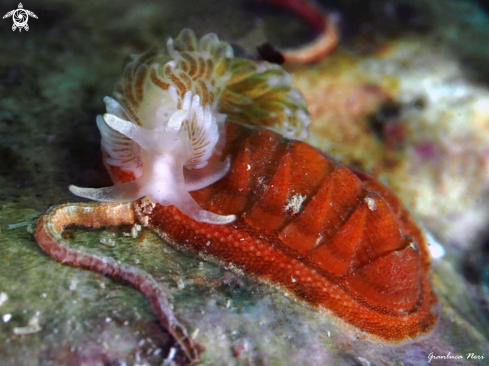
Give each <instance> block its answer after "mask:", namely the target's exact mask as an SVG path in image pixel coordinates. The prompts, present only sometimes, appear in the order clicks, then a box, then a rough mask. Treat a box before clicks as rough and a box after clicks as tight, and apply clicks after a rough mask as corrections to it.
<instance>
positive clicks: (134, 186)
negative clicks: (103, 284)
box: [35, 30, 438, 360]
mask: <svg viewBox="0 0 489 366" xmlns="http://www.w3.org/2000/svg"><path fill="white" fill-rule="evenodd" d="M105 103H106V106H107V113H106V114H105V115H104V116H103V117H98V118H97V124H98V126H99V129H100V131H101V134H102V148H103V153H104V161H105V164H106V166H107V168H108V169H109V172H110V174H111V176H112V179H113V181H114V183H115V186H114V187H109V188H101V189H86V188H78V187H71V190H72V192H74V193H75V194H78V195H80V196H83V197H88V198H92V199H94V200H98V201H105V202H111V203H105V202H102V203H96V204H93V203H89V204H83V203H82V204H67V205H61V206H58V207H54V208H51V209H50V210H49V211H48V212H47V213H46V214H45V215H43V216H42V217H41V219H40V220H39V223H38V225H37V231H36V234H35V235H36V239H37V240H38V243H39V244H40V246H41V247H42V248H43V249H44V250H45V251H46V252H48V253H49V254H50V255H51V256H53V257H54V258H56V259H58V260H59V261H61V262H63V263H68V264H71V265H74V266H79V267H83V268H88V269H91V270H94V271H99V272H102V273H104V274H107V275H109V276H112V277H114V278H117V279H121V280H124V281H126V282H129V283H131V284H132V285H133V286H134V287H136V288H137V289H139V290H140V291H141V292H143V293H144V294H145V295H146V296H148V298H149V299H150V301H151V304H152V306H153V309H154V311H155V313H156V315H157V316H158V318H159V320H160V321H161V323H162V325H163V326H165V328H166V329H167V330H168V331H169V332H170V334H172V335H173V336H174V337H175V339H176V340H177V341H178V342H179V343H180V345H181V347H182V349H183V351H184V352H185V354H186V355H187V357H188V359H189V360H194V359H196V358H197V357H198V353H199V348H198V347H197V345H196V344H195V343H193V341H192V340H191V338H189V337H188V336H187V334H186V332H185V328H183V327H182V326H180V325H179V323H178V321H177V320H176V318H175V317H174V316H173V313H172V312H171V309H170V307H169V305H168V300H167V298H166V296H165V295H164V292H163V291H162V288H161V287H159V285H158V283H157V282H156V281H155V280H154V279H152V278H151V276H149V275H148V274H146V273H143V272H142V271H141V270H139V269H136V268H133V267H130V266H127V265H124V264H118V263H116V262H115V261H113V260H111V259H110V258H100V257H96V256H92V255H90V254H87V253H83V252H80V251H77V250H74V249H72V248H70V246H69V245H68V244H67V243H66V242H65V240H64V239H63V237H62V232H63V230H64V229H65V228H66V227H67V226H70V225H77V226H90V227H102V226H109V225H122V224H133V223H139V224H141V225H143V226H145V227H147V228H149V229H152V230H155V231H156V232H157V233H158V234H159V235H160V236H161V237H162V238H163V239H165V240H166V241H168V242H170V243H172V244H174V245H175V246H177V247H179V248H182V249H185V250H187V251H190V252H193V253H196V254H197V255H201V256H203V257H204V258H206V259H214V260H216V262H218V263H224V264H226V265H229V266H230V267H231V268H234V269H236V270H238V271H240V272H241V273H244V274H247V275H251V276H256V277H258V278H260V279H263V280H265V281H268V282H270V283H272V284H274V285H279V286H281V287H282V288H284V289H286V290H288V291H289V292H290V293H292V294H294V295H295V296H297V297H298V298H300V299H303V300H304V301H306V302H308V303H309V304H311V305H313V306H316V307H318V308H320V309H324V310H327V311H330V312H331V313H332V314H334V315H336V316H337V317H338V318H340V319H342V320H343V321H345V322H346V323H349V324H351V325H354V326H355V327H357V328H358V329H360V330H361V331H364V332H366V334H369V335H370V336H372V337H373V338H376V339H381V340H384V341H387V342H400V341H404V340H407V339H412V338H416V337H419V336H421V335H423V334H426V333H427V332H429V331H430V330H431V329H433V327H434V325H435V323H436V321H437V318H438V313H437V306H436V304H437V298H436V295H435V293H434V292H433V289H432V286H431V283H430V280H429V269H430V259H429V253H428V249H427V244H426V241H425V239H424V237H423V234H422V231H421V230H420V228H419V227H418V226H417V225H416V223H415V221H414V220H413V219H412V218H411V216H410V215H409V213H408V212H407V210H406V209H405V208H404V207H403V206H402V204H401V203H400V201H399V200H398V199H397V198H396V197H395V195H394V194H393V193H391V192H390V191H389V190H388V189H387V188H385V187H384V186H383V185H382V184H380V183H379V182H377V181H376V180H374V179H372V178H370V177H369V176H367V175H366V174H363V173H360V172H356V171H353V170H351V169H349V168H347V167H345V166H344V165H342V164H340V163H337V162H335V161H334V160H332V159H330V158H328V157H327V156H325V155H324V154H323V153H321V152H320V151H318V150H317V149H315V148H313V147H311V146H310V145H308V144H306V143H304V142H302V141H300V140H299V139H298V138H304V137H305V136H306V135H307V127H308V125H309V124H310V118H309V115H308V113H307V110H306V107H305V103H304V100H303V98H302V97H301V94H300V93H299V92H298V91H297V90H296V89H294V88H293V86H292V84H291V78H290V76H289V75H288V74H287V73H286V72H285V71H284V70H283V69H281V68H280V67H278V66H277V65H272V64H269V63H266V62H254V61H250V60H243V59H238V58H233V57H232V50H231V48H230V46H229V45H228V44H227V43H225V42H222V41H219V40H218V39H217V37H216V36H215V35H213V34H209V35H207V36H204V37H203V38H201V39H200V40H197V39H196V37H195V35H194V34H193V33H192V32H191V31H190V30H183V31H182V32H181V33H180V35H179V36H178V37H177V38H176V39H175V40H171V39H170V40H169V41H168V44H167V47H166V51H163V52H160V53H158V52H157V51H154V50H151V51H148V52H146V53H144V54H143V55H140V56H137V57H135V58H133V60H132V61H131V62H129V63H128V64H127V65H126V67H125V69H124V75H123V78H122V81H121V82H120V83H119V84H118V85H117V87H116V92H115V98H114V99H112V98H109V97H107V98H106V99H105ZM250 126H251V127H250ZM253 126H255V127H253ZM256 126H258V127H256ZM264 127H266V128H264ZM277 131H278V132H280V133H277ZM290 138H296V139H290ZM143 196H144V197H143ZM131 201H132V202H131Z"/></svg>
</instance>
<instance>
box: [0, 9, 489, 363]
mask: <svg viewBox="0 0 489 366" xmlns="http://www.w3.org/2000/svg"><path fill="white" fill-rule="evenodd" d="M320 4H322V5H323V6H324V7H325V8H326V9H329V10H332V11H333V12H335V14H337V15H338V17H337V18H338V19H339V24H340V29H341V31H342V34H343V37H342V43H341V45H340V48H339V50H338V52H337V53H336V54H335V55H333V56H332V57H331V58H329V59H327V60H325V61H323V62H322V63H320V64H319V65H316V66H307V67H306V66H300V67H291V66H288V69H289V70H290V71H291V72H292V73H293V74H294V78H295V79H294V80H295V81H296V82H297V86H298V87H299V88H302V90H303V92H304V94H305V96H306V99H308V102H310V105H311V113H312V114H313V116H315V118H314V120H313V135H312V137H311V142H313V143H315V144H317V145H318V146H320V147H321V148H322V149H324V150H325V151H326V152H327V153H329V154H331V155H333V156H335V157H337V158H338V159H340V160H345V162H346V163H348V164H352V165H354V166H355V167H358V168H363V169H366V170H368V171H369V172H370V173H372V174H373V175H375V176H377V177H379V178H380V179H382V181H383V182H385V183H386V184H387V185H389V186H390V187H391V188H392V189H393V190H394V191H395V192H396V193H397V194H398V195H399V196H400V197H401V198H402V199H403V200H404V202H406V204H407V205H408V207H409V208H410V209H411V212H412V213H413V214H414V215H415V216H416V217H417V218H420V219H422V220H423V221H424V222H425V224H426V226H427V227H428V228H429V229H430V231H431V232H432V233H433V234H434V235H435V236H436V237H437V238H438V239H439V240H440V241H441V244H442V245H444V247H445V249H446V250H447V255H446V256H445V257H444V258H442V259H440V260H437V261H435V262H434V263H433V282H434V285H435V287H436V291H437V293H438V295H439V298H440V303H441V317H440V321H439V324H438V326H437V328H436V329H435V330H434V331H433V333H432V334H431V335H429V336H428V337H426V338H425V339H421V340H417V341H416V342H411V343H406V344H404V345H395V346H390V345H386V344H380V343H376V342H372V341H370V340H368V339H367V338H365V336H364V335H363V334H360V333H358V332H356V331H355V330H354V329H352V328H350V327H346V326H344V325H343V324H341V323H340V322H338V321H337V320H335V319H333V318H331V317H330V316H328V315H327V314H321V313H318V312H316V311H315V310H313V309H310V308H308V307H307V306H305V305H304V304H302V303H301V302H298V301H296V300H294V299H291V298H290V297H288V296H286V294H284V293H283V292H282V291H280V290H278V289H275V288H271V287H270V286H268V285H267V284H262V283H259V282H257V281H256V280H254V279H251V278H246V277H241V276H237V275H235V274H233V273H231V272H230V271H227V270H226V269H223V268H219V267H218V266H216V265H213V264H209V263H206V262H204V261H202V260H201V259H199V258H195V257H193V256H189V255H187V254H185V253H181V252H177V251H175V250H174V249H173V248H172V247H170V246H169V245H168V244H165V243H162V242H161V241H160V239H159V238H157V237H156V236H155V235H154V234H153V233H151V232H147V231H143V232H141V233H140V235H139V237H138V238H137V239H131V238H128V237H126V236H125V235H124V233H127V232H128V230H129V228H119V229H113V228H110V229H107V230H101V231H100V230H99V231H87V230H81V229H80V230H72V231H70V232H69V233H68V234H67V238H69V239H70V240H71V241H72V243H73V245H74V246H77V247H79V248H86V249H89V250H93V251H96V252H97V253H100V254H103V255H106V256H110V257H114V258H116V259H117V260H120V261H123V262H125V263H128V264H131V265H134V266H140V267H141V268H143V269H145V270H146V271H148V272H149V273H151V274H152V275H153V276H155V278H156V279H157V280H159V281H161V282H162V283H164V284H165V286H166V287H167V288H168V291H169V293H170V294H171V295H172V298H173V304H174V308H175V309H174V310H175V312H176V314H177V315H178V316H179V318H180V319H181V321H182V322H183V323H184V324H185V325H187V326H188V329H189V331H190V332H191V333H192V332H193V334H194V335H195V336H196V339H197V341H198V342H199V343H201V344H203V345H204V346H205V347H206V352H205V353H204V354H203V356H202V361H203V363H204V364H207V365H218V364H222V365H229V364H231V365H232V364H235V365H256V364H267V365H287V364H289V365H295V364H306V365H324V364H331V365H374V364H375V365H424V364H428V356H429V354H430V353H431V352H433V353H434V354H436V355H440V356H445V355H447V354H448V352H450V354H451V355H460V356H462V357H463V359H461V360H453V359H452V360H433V361H432V363H431V364H432V365H437V364H438V365H442V364H443V365H447V364H456V365H460V364H467V365H477V364H481V365H482V364H485V363H486V361H487V357H486V359H485V360H475V359H467V354H470V353H473V354H474V355H475V356H480V355H484V356H489V343H488V337H489V335H488V332H487V329H488V326H487V325H488V319H489V318H488V310H487V309H488V301H489V300H488V299H489V297H488V295H487V294H488V293H489V291H488V290H487V286H488V285H487V283H486V282H484V281H487V280H488V276H487V275H484V274H485V273H486V272H487V268H486V263H487V256H488V253H489V250H488V248H487V247H488V245H487V242H488V238H487V227H488V226H487V223H488V221H489V213H488V211H487V210H488V209H487V207H489V205H488V200H489V198H488V197H489V194H488V191H489V178H488V176H489V175H488V169H489V146H488V137H487V136H489V134H488V128H489V127H488V126H489V111H488V109H489V108H488V107H487V105H488V100H489V99H488V98H489V97H488V95H489V86H488V83H489V77H488V75H489V74H488V72H487V67H486V65H487V61H488V60H489V47H487V44H489V42H488V41H489V19H488V16H487V13H485V12H484V9H483V8H482V7H481V6H479V5H478V3H477V2H475V1H474V2H470V1H465V2H464V1H455V0H449V1H446V0H445V1H442V0H437V1H433V0H431V1H428V0H424V1H422V0H417V1H412V2H405V1H378V2H365V1H355V0H351V1H346V2H345V1H328V2H326V1H322V2H320ZM23 5H24V8H25V9H28V10H31V11H33V12H34V13H35V14H36V15H37V16H38V19H34V18H30V19H29V26H30V29H29V31H28V32H25V31H24V30H23V31H22V32H19V31H18V30H17V31H15V32H12V29H11V27H12V19H11V18H7V19H3V20H2V21H1V22H0V230H1V231H0V360H2V361H1V362H0V363H1V364H2V365H19V364H22V365H66V364H70V365H82V364H83V365H136V364H137V365H161V364H163V363H164V360H165V358H166V357H167V356H168V352H169V350H170V349H171V347H172V344H171V341H170V340H169V338H168V337H167V336H166V334H165V333H163V332H162V330H161V328H160V327H159V325H158V323H157V322H156V320H155V317H154V316H153V314H152V312H151V309H150V306H149V303H148V302H147V300H146V299H145V298H144V297H143V296H142V295H140V294H139V293H138V292H136V291H135V290H133V289H132V288H129V287H127V286H125V285H124V284H120V283H116V282H113V281H111V280H109V279H107V278H105V277H103V276H101V275H98V274H95V273H91V272H88V271H84V270H80V269H74V268H71V267H66V266H63V265H61V264H59V263H57V262H55V261H54V260H52V259H51V258H49V257H47V256H46V255H45V254H44V253H43V252H42V251H41V250H40V249H39V247H38V246H37V244H36V242H35V240H34V238H33V236H32V228H33V225H34V224H35V221H36V218H37V217H38V216H39V215H40V214H41V213H42V212H44V211H45V210H46V209H47V208H48V207H49V206H51V205H56V204H61V203H65V202H73V201H77V200H78V198H77V197H73V196H72V195H71V194H70V193H69V191H68V190H67V186H68V185H69V184H77V185H79V186H89V187H97V186H98V187H101V186H107V185H110V179H109V177H108V174H107V173H106V172H105V169H104V167H103V165H102V162H101V152H100V146H99V133H98V130H97V128H96V125H95V116H96V115H97V114H99V113H102V112H103V111H104V105H103V102H102V98H103V96H105V95H110V93H111V91H112V88H113V85H114V83H115V82H116V81H117V79H118V78H119V76H120V73H121V70H122V65H123V60H124V58H125V57H126V56H127V55H128V54H130V53H141V52H142V51H144V50H146V49H147V48H150V47H153V46H159V47H161V46H163V45H164V43H165V42H166V39H167V37H168V36H176V35H177V34H178V32H179V31H180V30H181V29H182V28H184V27H189V28H192V29H193V30H194V31H195V32H196V34H197V35H198V36H202V35H203V34H205V33H208V32H211V31H212V32H215V33H217V34H218V36H219V37H220V38H222V39H224V40H226V41H229V42H231V43H232V44H233V46H234V47H235V51H236V53H237V54H238V55H240V56H248V57H256V56H257V54H256V51H255V48H254V47H255V46H256V45H258V44H261V43H263V42H265V41H267V40H268V41H270V42H271V43H273V44H274V45H277V46H291V45H297V44H300V43H301V42H303V41H304V40H308V39H310V37H311V36H312V33H311V31H310V30H309V29H308V28H307V27H306V26H304V24H303V22H302V21H301V20H300V19H298V18H297V17H295V16H293V15H291V14H289V13H288V12H286V11H283V10H280V9H277V8H274V7H273V6H269V5H267V6H265V5H264V4H260V3H258V2H253V1H224V0H219V1H217V0H213V1H210V0H201V1H191V0H179V1H176V0H166V1H162V2H158V1H138V2H133V1H128V0H124V1H117V2H113V1H97V2H75V1H67V0H63V1H62V0H60V1H54V0H53V1H42V2H34V1H29V2H24V3H23ZM17 6H18V3H17V2H15V1H3V2H2V3H1V4H0V13H2V14H5V13H7V12H8V11H10V10H12V9H15V8H17ZM318 96H319V97H318ZM314 98H319V102H318V100H317V99H314ZM319 107H322V108H323V110H320V108H319ZM104 237H108V238H111V239H114V240H115V244H116V245H115V246H107V245H105V244H102V243H101V238H104ZM197 332H198V333H197ZM174 361H175V362H176V363H178V362H179V361H180V360H179V359H176V360H174ZM168 364H169V363H168Z"/></svg>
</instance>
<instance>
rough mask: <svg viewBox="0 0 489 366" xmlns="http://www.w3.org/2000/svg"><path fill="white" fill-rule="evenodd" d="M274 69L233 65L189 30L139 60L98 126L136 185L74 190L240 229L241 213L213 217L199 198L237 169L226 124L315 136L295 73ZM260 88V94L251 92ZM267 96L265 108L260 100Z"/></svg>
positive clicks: (209, 40)
mask: <svg viewBox="0 0 489 366" xmlns="http://www.w3.org/2000/svg"><path fill="white" fill-rule="evenodd" d="M267 65H269V64H268V63H256V62H253V61H249V60H241V59H233V52H232V49H231V47H230V46H229V44H227V43H225V42H222V41H219V39H218V38H217V37H216V36H215V35H214V34H208V35H206V36H204V37H203V38H202V39H200V40H197V39H196V38H195V35H194V34H193V32H192V31H191V30H188V29H184V30H183V31H182V32H181V33H180V35H179V36H178V37H177V38H176V39H175V40H172V39H169V40H168V43H167V47H166V52H165V51H162V52H159V53H158V52H156V51H155V50H149V51H147V52H145V53H144V54H142V55H139V56H136V57H134V58H133V60H132V61H131V62H129V63H128V64H127V65H126V67H125V69H124V73H123V78H122V80H121V81H120V82H119V83H118V85H117V86H116V91H115V92H114V95H115V99H114V98H111V97H105V98H104V102H105V105H106V110H107V113H106V114H104V115H103V116H98V117H97V126H98V128H99V130H100V133H101V135H102V150H103V152H104V162H105V164H106V165H107V166H108V168H109V171H110V170H111V167H118V169H119V170H120V171H122V172H129V173H132V174H133V175H134V177H135V179H134V180H133V181H130V182H127V183H122V184H117V183H119V182H117V181H116V185H115V186H112V187H106V188H80V187H76V186H70V190H71V192H72V193H74V194H76V195H78V196H81V197H85V198H89V199H93V200H96V201H101V202H129V201H133V200H136V199H139V198H141V197H144V196H147V198H148V199H149V200H150V201H151V202H153V203H159V204H161V205H164V206H169V205H174V206H176V208H178V209H179V210H180V211H181V212H182V213H184V214H186V215H187V216H189V217H191V218H193V219H194V220H196V221H200V222H207V223H212V224H226V223H229V222H232V221H233V220H235V218H236V217H235V216H234V215H218V214H215V213H212V212H209V211H206V210H204V209H202V208H201V207H200V206H199V205H198V204H197V203H196V202H195V200H194V199H193V198H192V196H191V195H190V194H189V192H191V191H194V190H198V189H201V188H204V187H206V186H208V185H210V184H212V183H214V182H216V181H218V180H219V179H221V178H222V177H223V176H224V175H226V173H227V172H228V171H229V169H230V159H229V157H227V158H225V159H219V158H216V156H217V157H218V156H219V154H220V153H221V151H220V150H221V148H222V145H223V144H222V143H219V142H220V141H221V142H223V141H222V140H223V139H224V132H223V131H224V129H223V125H224V121H225V120H226V118H227V119H228V120H229V119H231V120H232V121H235V122H239V123H243V119H244V118H245V120H244V122H247V121H248V120H250V121H252V122H250V123H251V124H262V125H266V126H268V127H270V128H274V129H280V128H281V125H283V128H284V131H285V132H286V133H288V134H295V135H296V136H298V137H304V136H305V135H306V134H307V127H308V125H309V123H310V118H309V115H308V113H307V110H306V108H305V104H304V101H303V99H302V96H301V95H300V93H298V92H297V91H296V90H295V89H293V88H292V87H291V85H289V84H290V80H289V79H290V78H289V79H287V77H284V76H283V75H282V74H286V73H285V71H283V70H282V71H280V70H278V69H277V66H276V65H269V66H267ZM277 70H278V71H277ZM257 75H258V76H257ZM286 76H287V75H286ZM271 78H274V79H272V80H273V82H270V83H267V79H271ZM250 80H251V81H252V82H251V83H250ZM280 80H283V81H282V82H281V81H280ZM243 83H244V84H243ZM246 83H247V84H246ZM255 84H257V85H258V86H257V88H254V87H251V88H250V87H249V86H247V85H252V86H253V85H255ZM243 85H245V87H243ZM255 89H257V90H258V93H257V91H256V90H255ZM237 90H239V92H238V91H237ZM267 93H268V94H267ZM267 95H270V96H271V97H270V98H267ZM277 95H279V96H281V97H280V98H281V99H280V98H277ZM257 97H259V100H260V101H259V102H255V101H254V100H253V98H257ZM274 98H275V99H278V100H275V99H274ZM268 105H270V111H268V108H267V106H268ZM253 113H256V114H257V116H258V117H256V118H255V117H254V115H253ZM260 119H262V120H263V122H261V121H260ZM282 120H283V121H282ZM213 157H214V158H213ZM209 159H211V161H212V164H208V163H209ZM221 160H223V161H221Z"/></svg>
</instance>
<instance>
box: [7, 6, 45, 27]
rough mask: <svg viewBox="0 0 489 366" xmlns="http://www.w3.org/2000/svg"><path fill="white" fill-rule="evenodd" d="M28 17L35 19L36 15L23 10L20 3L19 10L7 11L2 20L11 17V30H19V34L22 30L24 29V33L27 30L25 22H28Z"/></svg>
mask: <svg viewBox="0 0 489 366" xmlns="http://www.w3.org/2000/svg"><path fill="white" fill-rule="evenodd" d="M29 15H30V16H31V17H33V18H36V19H37V15H36V14H34V13H33V12H32V11H29V10H25V9H24V6H23V5H22V3H19V8H18V9H15V10H11V11H9V12H8V13H7V14H5V15H4V16H3V19H5V18H8V17H10V16H11V17H12V20H13V21H14V25H13V26H12V30H13V31H15V30H16V29H17V28H19V32H22V28H24V29H25V30H26V31H28V30H29V26H28V25H27V22H28V21H29Z"/></svg>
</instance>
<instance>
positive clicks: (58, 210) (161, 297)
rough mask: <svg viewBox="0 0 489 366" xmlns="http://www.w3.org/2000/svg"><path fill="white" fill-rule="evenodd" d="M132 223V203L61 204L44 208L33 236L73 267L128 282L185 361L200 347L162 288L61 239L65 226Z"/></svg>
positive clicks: (133, 270)
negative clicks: (141, 296)
mask: <svg viewBox="0 0 489 366" xmlns="http://www.w3.org/2000/svg"><path fill="white" fill-rule="evenodd" d="M135 222H136V216H135V213H134V209H133V207H132V203H124V204H118V203H109V204H103V203H102V204H100V203H99V204H93V203H87V204H79V203H78V204H65V205H60V206H56V207H53V208H51V209H50V210H48V211H47V212H46V213H45V214H44V215H43V216H41V218H40V219H39V221H38V223H37V229H36V233H35V237H36V240H37V242H38V243H39V245H40V246H41V248H42V249H43V250H44V251H45V252H47V253H48V254H49V255H50V256H52V257H53V258H55V259H56V260H58V261H60V262H62V263H64V264H69V265H71V266H73V267H80V268H84V269H89V270H91V271H94V272H98V273H103V274H105V275H107V276H109V277H112V278H114V279H116V280H120V281H123V282H126V283H129V284H130V285H132V286H133V287H134V288H136V289H137V290H139V291H140V292H142V293H143V294H144V295H145V296H146V297H147V298H148V299H149V300H150V303H151V307H152V308H153V311H154V312H155V314H156V316H157V318H158V320H159V321H160V323H161V325H162V326H163V327H164V328H165V329H166V330H167V331H168V333H169V334H171V335H172V336H173V337H174V338H175V340H176V341H177V342H178V343H179V344H180V346H181V347H182V349H183V351H184V352H185V354H186V356H187V358H188V359H189V361H194V360H196V359H197V358H198V356H199V353H200V346H199V345H198V344H197V343H195V342H194V341H193V340H192V338H190V337H189V336H188V335H187V332H186V330H185V328H184V327H183V326H181V325H180V324H179V322H178V320H177V319H176V317H175V315H174V314H173V312H172V310H171V305H170V303H169V301H168V298H167V296H166V294H165V291H164V289H163V288H162V287H161V285H159V284H158V283H157V282H156V281H155V280H154V278H153V277H151V276H150V275H149V274H148V273H146V272H145V271H143V270H140V269H138V268H135V267H132V266H129V265H126V264H122V263H118V262H117V261H115V260H114V259H112V258H107V257H101V256H97V255H95V254H91V253H86V252H82V251H79V250H76V249H73V248H71V247H70V246H69V244H67V243H66V242H65V240H64V239H63V236H62V234H63V231H64V230H65V228H66V227H67V226H85V227H92V228H96V227H104V226H114V225H130V224H134V223H135Z"/></svg>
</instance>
